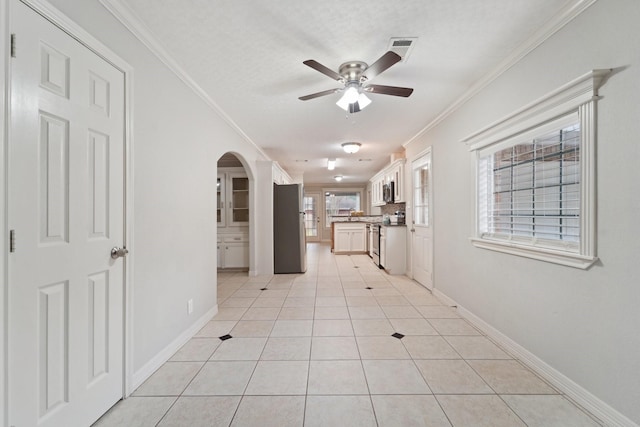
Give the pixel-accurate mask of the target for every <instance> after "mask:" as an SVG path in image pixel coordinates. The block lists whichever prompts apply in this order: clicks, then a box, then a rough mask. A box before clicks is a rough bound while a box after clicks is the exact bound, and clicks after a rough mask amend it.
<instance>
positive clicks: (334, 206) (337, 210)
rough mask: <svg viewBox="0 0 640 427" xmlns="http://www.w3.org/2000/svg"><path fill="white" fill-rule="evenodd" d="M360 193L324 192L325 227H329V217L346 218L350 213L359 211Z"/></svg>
mask: <svg viewBox="0 0 640 427" xmlns="http://www.w3.org/2000/svg"><path fill="white" fill-rule="evenodd" d="M360 198H361V192H360V191H331V190H330V191H325V203H324V206H325V210H326V221H325V224H326V225H327V227H331V217H332V216H337V215H344V216H348V215H350V214H351V211H359V210H360Z"/></svg>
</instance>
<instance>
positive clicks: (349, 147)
mask: <svg viewBox="0 0 640 427" xmlns="http://www.w3.org/2000/svg"><path fill="white" fill-rule="evenodd" d="M361 145H362V144H360V143H359V142H345V143H344V144H342V149H343V150H344V151H345V152H346V153H349V154H353V153H357V152H358V150H360V146H361Z"/></svg>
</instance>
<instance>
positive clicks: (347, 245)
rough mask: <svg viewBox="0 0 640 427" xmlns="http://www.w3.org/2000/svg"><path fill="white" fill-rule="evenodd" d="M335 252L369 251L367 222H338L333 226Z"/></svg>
mask: <svg viewBox="0 0 640 427" xmlns="http://www.w3.org/2000/svg"><path fill="white" fill-rule="evenodd" d="M333 233H334V236H333V252H334V253H336V254H339V253H352V252H360V253H366V252H367V241H366V239H367V237H368V236H367V235H366V224H365V223H364V222H336V223H334V228H333Z"/></svg>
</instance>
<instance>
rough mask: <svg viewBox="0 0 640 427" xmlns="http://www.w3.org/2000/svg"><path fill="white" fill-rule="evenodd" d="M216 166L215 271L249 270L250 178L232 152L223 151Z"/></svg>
mask: <svg viewBox="0 0 640 427" xmlns="http://www.w3.org/2000/svg"><path fill="white" fill-rule="evenodd" d="M217 166H218V173H217V186H216V188H217V208H216V217H217V219H216V221H217V230H218V236H217V248H218V256H217V268H218V272H236V271H249V267H250V263H251V260H250V246H251V245H250V235H251V234H250V232H249V231H250V229H249V227H250V218H251V197H252V194H251V191H252V188H253V185H252V182H251V181H252V178H251V175H250V173H249V171H248V170H247V168H246V167H245V165H244V164H243V162H242V160H241V157H240V156H238V155H236V154H233V153H230V152H228V153H225V154H223V155H222V157H220V158H219V159H218V163H217Z"/></svg>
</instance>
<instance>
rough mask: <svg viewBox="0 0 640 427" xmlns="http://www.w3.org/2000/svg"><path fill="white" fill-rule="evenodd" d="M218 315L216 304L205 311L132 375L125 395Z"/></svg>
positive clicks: (138, 385) (139, 384)
mask: <svg viewBox="0 0 640 427" xmlns="http://www.w3.org/2000/svg"><path fill="white" fill-rule="evenodd" d="M216 314H218V305H217V304H216V305H215V306H214V307H213V308H212V309H211V310H209V311H207V312H206V313H205V314H204V315H203V316H202V317H200V318H199V319H198V320H196V322H195V323H194V324H193V325H191V326H190V327H189V328H188V329H187V330H185V331H184V332H183V333H181V334H180V335H179V336H178V337H177V338H176V339H174V340H173V341H172V342H171V343H169V345H167V346H166V347H165V348H164V349H162V350H161V351H160V353H158V354H156V355H155V356H154V357H153V358H152V359H151V360H149V361H148V362H147V363H145V364H144V366H143V367H142V368H140V369H138V370H137V371H136V372H134V373H133V378H132V381H131V390H128V393H127V395H129V394H131V393H132V392H133V391H134V390H135V389H137V388H138V387H140V386H141V385H142V383H143V382H145V381H146V380H147V378H149V377H150V376H151V375H152V374H153V373H154V372H155V371H157V370H158V368H160V367H161V366H162V365H163V364H164V363H165V362H166V361H167V360H169V359H170V358H171V356H173V355H174V354H175V352H176V351H178V350H180V348H181V347H182V346H183V345H185V344H186V343H187V341H189V340H190V339H191V338H192V337H193V336H194V335H195V334H197V333H198V331H199V330H200V329H202V328H203V327H204V325H206V324H207V322H209V321H210V320H211V319H212V318H213V316H215V315H216Z"/></svg>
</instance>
